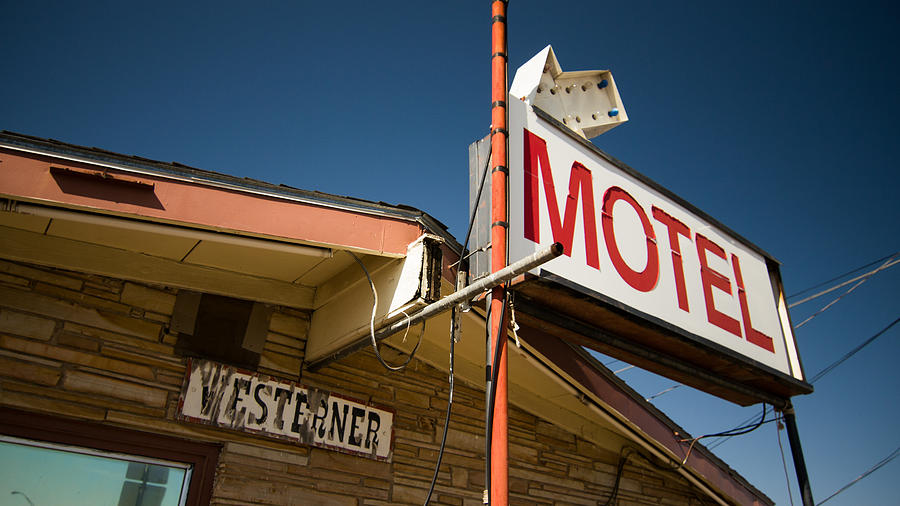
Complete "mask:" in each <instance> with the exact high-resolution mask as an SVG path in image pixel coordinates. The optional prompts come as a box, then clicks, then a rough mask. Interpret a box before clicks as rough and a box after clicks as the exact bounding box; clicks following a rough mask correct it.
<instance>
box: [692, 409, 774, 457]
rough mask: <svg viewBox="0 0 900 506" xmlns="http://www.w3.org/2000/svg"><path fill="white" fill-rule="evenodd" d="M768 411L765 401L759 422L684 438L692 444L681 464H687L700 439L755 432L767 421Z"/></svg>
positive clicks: (728, 436)
mask: <svg viewBox="0 0 900 506" xmlns="http://www.w3.org/2000/svg"><path fill="white" fill-rule="evenodd" d="M766 412H767V408H766V404H765V403H763V411H762V416H761V417H760V418H759V422H757V423H756V424H754V425H746V426H743V427H735V428H734V429H729V430H726V431H722V432H716V433H715V434H704V435H702V436H700V437H695V438H690V439H682V440H681V442H682V443H684V442H687V441H690V442H691V444H690V446H688V451H687V454H685V456H684V460H683V461H681V465H682V466H683V465H685V464H687V461H688V458H689V457H690V456H691V451H692V450H693V449H694V445H695V444H697V441H700V440H701V439H704V438H708V437H725V438H730V437H734V436H741V435H744V434H748V433H750V432H753V431H755V430H756V429H758V428H760V427H761V426H762V424H763V423H766ZM770 421H771V420H770Z"/></svg>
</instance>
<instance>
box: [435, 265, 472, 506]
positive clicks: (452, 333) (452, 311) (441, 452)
mask: <svg viewBox="0 0 900 506" xmlns="http://www.w3.org/2000/svg"><path fill="white" fill-rule="evenodd" d="M463 251H465V250H463ZM457 275H459V272H458V271H457ZM456 309H457V308H456V307H455V306H454V307H453V308H452V309H450V394H449V396H448V397H447V414H446V415H445V417H444V434H443V435H442V436H441V447H440V450H439V451H438V456H437V463H435V465H434V475H432V477H431V485H429V487H428V495H427V496H425V506H428V502H429V501H431V494H433V493H434V485H435V484H436V483H437V477H438V473H439V471H440V470H441V461H442V460H443V459H444V449H445V448H446V447H447V432H448V430H449V429H450V413H451V410H452V408H453V360H454V356H455V355H454V353H455V349H454V348H455V345H456V333H457V332H458V331H459V327H457V323H458V321H457V318H456Z"/></svg>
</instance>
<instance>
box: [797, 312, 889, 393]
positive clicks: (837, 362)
mask: <svg viewBox="0 0 900 506" xmlns="http://www.w3.org/2000/svg"><path fill="white" fill-rule="evenodd" d="M897 322H900V318H897V319H896V320H894V321H892V322H891V323H890V324H889V325H888V326H887V327H885V328H883V329H881V330H880V331H878V333H876V334H875V335H874V336H872V337H870V338H868V339H866V340H865V341H863V342H862V344H860V345H859V346H857V347H856V348H853V349H852V350H850V351H849V352H847V353H846V354H845V355H844V356H843V357H841V358H839V359H837V360H835V361H834V362H832V363H831V364H830V365H829V366H828V367H826V368H824V369H822V370H821V371H819V373H818V374H816V375H815V376H813V378H812V379H811V380H809V382H810V383H815V382H816V381H818V380H819V379H821V378H822V376H825V375H826V374H828V373H830V372H831V371H832V370H833V369H834V368H835V367H837V366H839V365H841V364H842V363H844V361H846V360H847V359H849V358H850V357H852V356H853V355H855V354H856V353H857V352H858V351H859V350H861V349H863V348H865V347H866V346H868V345H870V344H872V342H873V341H875V340H876V339H878V338H879V337H881V335H882V334H884V333H885V332H887V331H888V330H889V329H890V328H891V327H893V326H894V325H896V324H897Z"/></svg>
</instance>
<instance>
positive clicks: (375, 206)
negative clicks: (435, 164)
mask: <svg viewBox="0 0 900 506" xmlns="http://www.w3.org/2000/svg"><path fill="white" fill-rule="evenodd" d="M0 147H7V148H10V149H14V150H18V151H26V152H31V153H35V154H44V155H49V156H55V157H59V158H65V159H69V160H72V161H78V162H84V163H90V164H94V165H101V166H106V167H109V168H111V169H116V170H121V171H124V172H129V173H133V174H140V175H148V176H156V177H163V178H168V179H175V180H180V181H186V182H191V183H197V184H203V185H208V186H216V187H221V188H225V189H230V190H236V191H241V192H246V193H251V194H256V195H261V196H266V197H273V198H278V199H284V200H292V201H295V202H302V203H306V204H313V205H319V206H324V207H332V208H336V209H341V210H346V211H352V212H358V213H365V214H371V215H376V216H382V217H388V218H395V219H400V220H405V221H415V222H417V223H419V225H421V226H422V228H424V229H425V230H426V231H427V232H428V233H431V234H435V235H438V236H440V237H441V238H443V239H444V240H445V241H446V244H447V246H448V247H450V248H451V249H452V250H454V251H455V252H457V253H459V252H461V250H462V245H461V244H460V243H459V242H458V241H457V240H456V238H455V237H453V235H451V234H450V232H449V231H448V230H447V227H446V225H444V224H443V223H441V222H440V221H439V220H437V219H436V218H434V217H433V216H431V215H429V214H428V213H426V212H424V211H422V210H419V209H417V208H414V207H411V206H407V205H392V204H387V203H385V202H373V201H369V200H365V199H361V198H356V197H349V196H341V195H333V194H329V193H324V192H318V191H311V190H302V189H299V188H293V187H290V186H286V185H276V184H272V183H267V182H265V181H259V180H256V179H252V178H241V177H237V176H231V175H228V174H223V173H220V172H214V171H209V170H205V169H197V168H194V167H190V166H187V165H183V164H180V163H177V162H161V161H158V160H151V159H149V158H143V157H140V156H131V155H123V154H119V153H115V152H112V151H107V150H104V149H100V148H95V147H86V146H79V145H76V144H70V143H67V142H62V141H57V140H54V139H45V138H41V137H35V136H32V135H27V134H20V133H16V132H10V131H8V130H3V131H0Z"/></svg>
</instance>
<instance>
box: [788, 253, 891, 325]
mask: <svg viewBox="0 0 900 506" xmlns="http://www.w3.org/2000/svg"><path fill="white" fill-rule="evenodd" d="M897 262H900V260H897V261H894V262H891V261H888V262H885V263H883V264H882V265H881V267H879V268H877V269H875V270H874V271H870V272H868V273H866V274H864V275H862V276H860V278H862V279H860V280H859V282H858V283H856V284H855V285H853V286H851V287H850V289H849V290H847V291H846V292H844V293H843V294H842V295H841V296H840V297H838V298H836V299H834V300H833V301H831V302H829V303H828V304H826V305H825V306H824V307H823V308H822V309H820V310H818V311H816V312H815V313H813V315H812V316H810V317H809V318H807V319H805V320H803V321H802V322H800V324H799V325H796V326H794V329H799V328H800V327H802V326H804V325H806V323H807V322H809V321H810V320H812V319H813V318H815V317H816V316H819V315H820V314H822V313H824V312H825V311H826V310H827V309H828V308H830V307H831V306H833V305H835V304H837V302H838V301H839V300H841V299H843V298H844V297H846V296H847V295H850V292H852V291H853V290H856V289H857V288H858V287H859V285H861V284H863V283H865V282H866V280H867V279H869V278H870V277H872V276H874V275H875V274H877V273H878V272H879V271H881V270H882V269H886V268H888V267H890V266H891V265H894V264H896V263H897ZM848 282H849V281H848ZM843 285H844V284H843V283H842V284H841V286H843ZM805 300H811V299H810V298H807V299H804V300H802V301H800V302H795V303H794V304H793V305H794V306H796V305H797V304H800V303H801V302H804V301H805Z"/></svg>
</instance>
